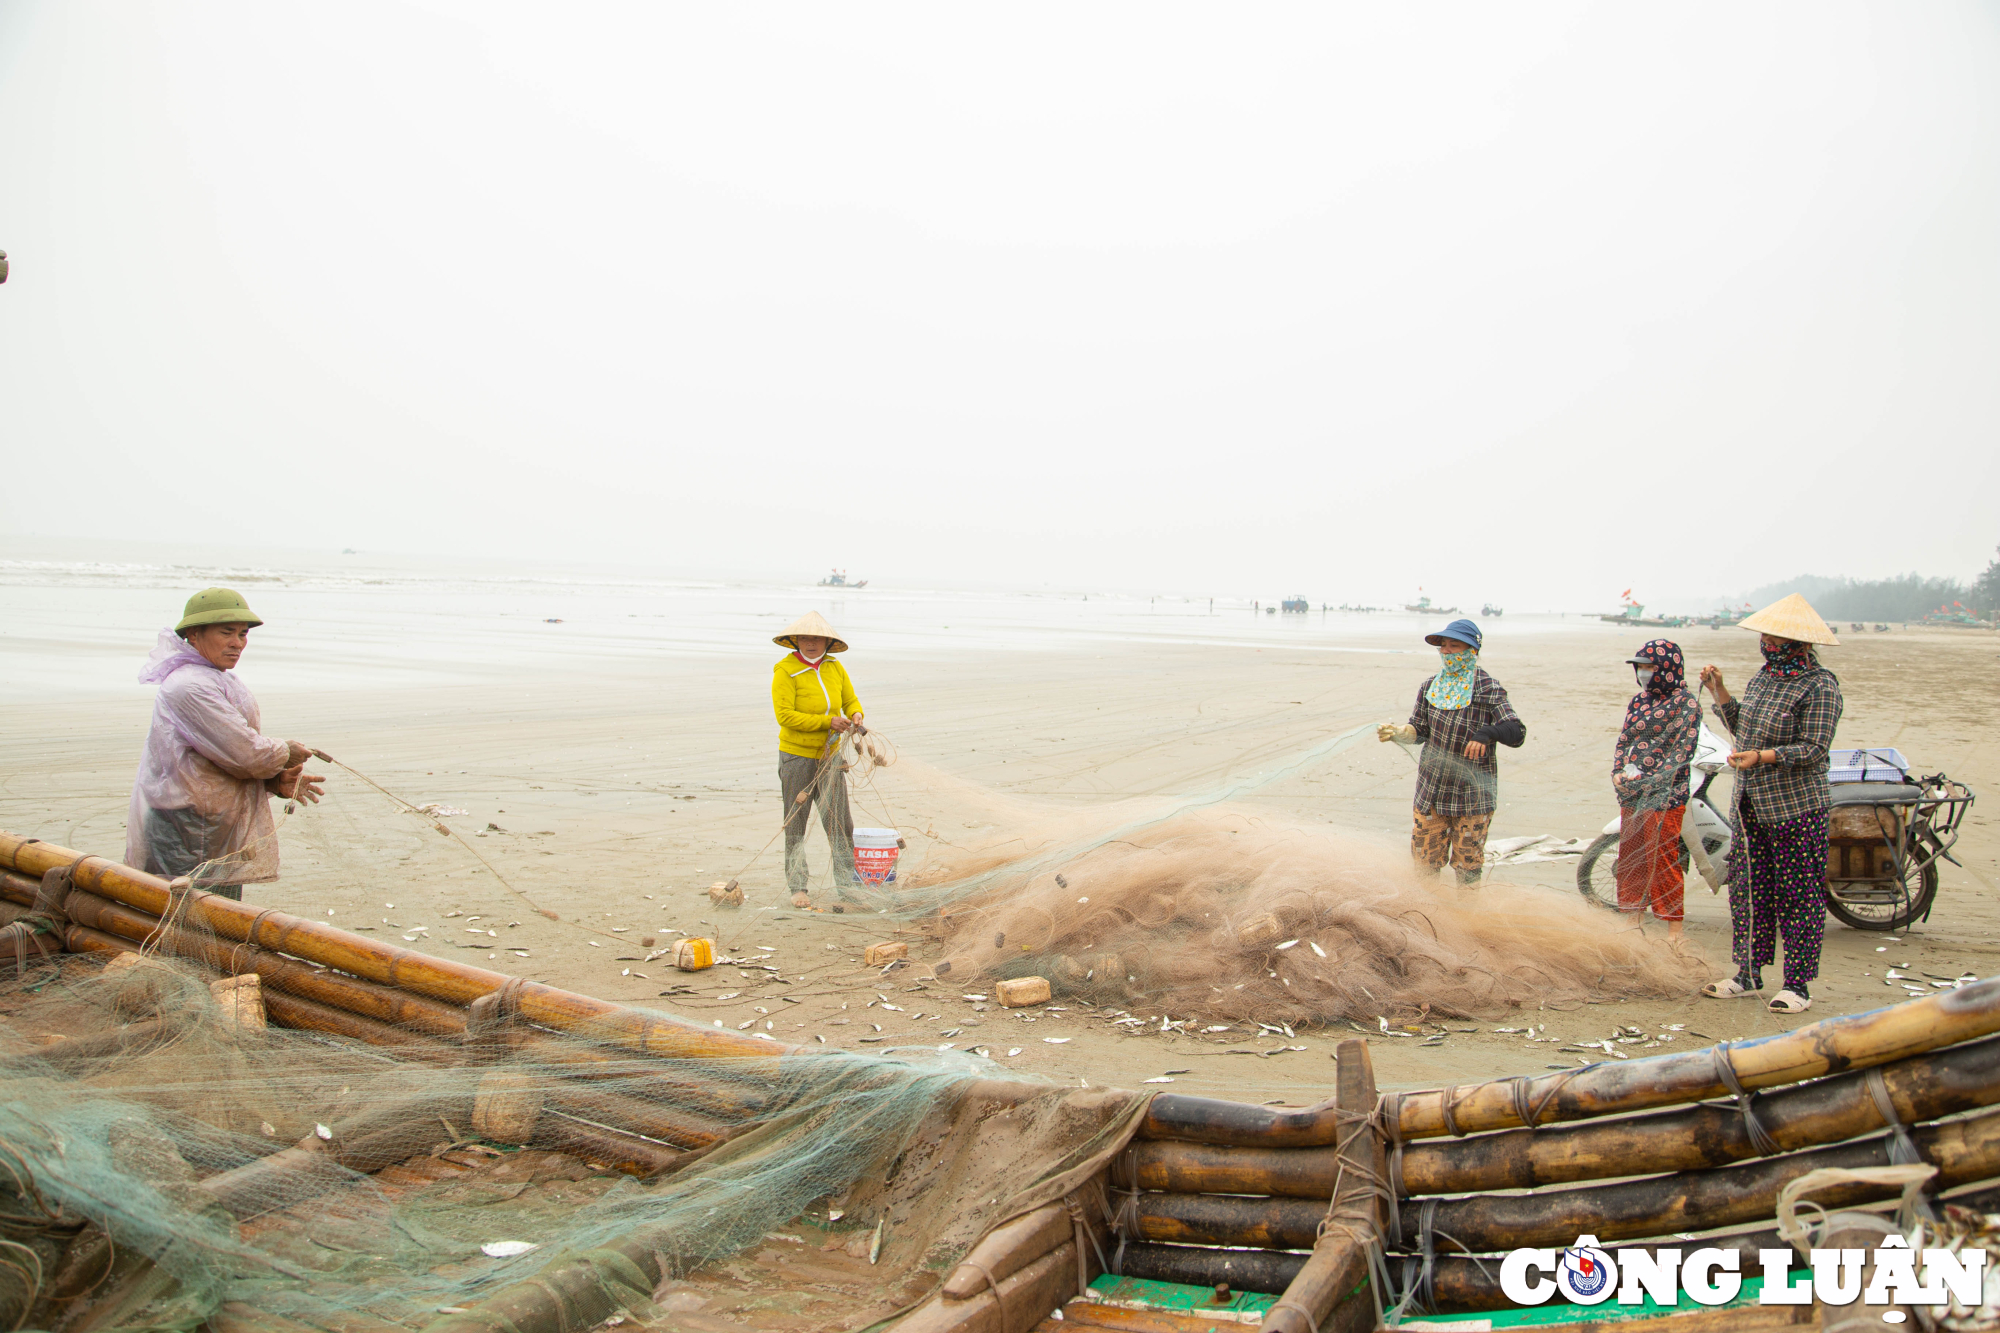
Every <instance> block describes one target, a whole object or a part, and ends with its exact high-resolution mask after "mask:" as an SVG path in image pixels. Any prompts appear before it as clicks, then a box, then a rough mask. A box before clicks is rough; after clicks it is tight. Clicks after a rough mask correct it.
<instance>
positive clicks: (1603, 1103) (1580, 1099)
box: [1387, 978, 2000, 1139]
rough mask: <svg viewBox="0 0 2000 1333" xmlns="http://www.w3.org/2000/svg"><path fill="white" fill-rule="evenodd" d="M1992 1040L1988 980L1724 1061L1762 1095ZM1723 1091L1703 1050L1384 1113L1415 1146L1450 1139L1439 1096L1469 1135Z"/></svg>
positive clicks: (1500, 1084) (1999, 989)
mask: <svg viewBox="0 0 2000 1333" xmlns="http://www.w3.org/2000/svg"><path fill="white" fill-rule="evenodd" d="M1995 1032H2000V978H1989V979H1988V980H1985V981H1978V982H1974V983H1972V984H1971V985H1968V986H1965V987H1963V988H1961V989H1959V990H1952V991H1944V992H1941V993H1939V994H1936V995H1929V996H1925V997H1924V998H1923V999H1919V1000H1911V1001H1909V1002H1907V1003H1904V1004H1898V1005H1894V1006H1891V1007H1890V1008H1887V1009H1876V1010H1872V1011H1870V1012H1868V1013H1863V1014H1845V1015H1841V1016H1839V1017H1835V1018H1825V1019H1821V1020H1820V1021H1819V1022H1817V1023H1811V1024H1808V1025H1806V1026H1805V1027H1801V1028H1794V1029H1792V1030H1791V1031H1790V1032H1783V1033H1779V1034H1777V1035H1774V1036H1769V1037H1756V1038H1751V1039H1749V1040H1746V1041H1742V1042H1739V1043H1733V1044H1731V1045H1730V1047H1729V1050H1728V1058H1729V1061H1730V1063H1731V1064H1732V1065H1733V1066H1734V1068H1735V1070H1736V1076H1737V1078H1738V1080H1739V1081H1740V1082H1741V1083H1742V1085H1743V1086H1744V1087H1745V1088H1748V1089H1756V1088H1770V1087H1777V1086H1778V1085H1780V1084H1785V1083H1798V1082H1801V1081H1803V1080H1805V1079H1809V1078H1818V1077H1820V1076H1821V1075H1823V1074H1831V1073H1836V1072H1843V1071H1846V1070H1851V1069H1866V1068H1869V1067H1871V1066H1873V1065H1881V1064H1888V1063H1889V1062H1890V1061H1893V1060H1901V1059H1904V1058H1906V1057H1908V1056H1912V1055H1918V1054H1921V1053H1922V1052H1924V1051H1932V1050H1936V1049H1938V1048H1939V1047H1941V1046H1951V1045H1955V1044H1957V1043H1958V1042H1962V1041H1970V1040H1971V1039H1972V1038H1974V1037H1984V1036H1988V1035H1990V1034H1992V1033H1995ZM1730 1092H1731V1089H1730V1088H1729V1087H1728V1086H1727V1084H1726V1083H1725V1082H1724V1081H1723V1079H1722V1078H1721V1077H1720V1076H1719V1075H1718V1073H1717V1066H1716V1051H1715V1049H1714V1048H1703V1049H1700V1050H1694V1051H1683V1052H1677V1053H1675V1054H1673V1055H1655V1056H1647V1057H1643V1058H1637V1059H1631V1060H1620V1061H1617V1062H1615V1063H1608V1064H1594V1065H1588V1066H1586V1067H1584V1068H1582V1069H1577V1070H1569V1071H1564V1072H1562V1073H1557V1074H1541V1075H1534V1076H1529V1075H1523V1076H1521V1077H1520V1078H1511V1079H1498V1080H1495V1081H1493V1082H1491V1083H1480V1084H1475V1085H1474V1086H1472V1087H1468V1088H1448V1089H1444V1090H1441V1091H1430V1092H1411V1093H1396V1094H1392V1098H1391V1104H1390V1106H1389V1108H1387V1109H1388V1111H1389V1113H1390V1114H1393V1115H1394V1116H1395V1119H1396V1124H1397V1125H1398V1127H1399V1131H1398V1137H1399V1138H1402V1139H1422V1138H1435V1137H1437V1136H1439V1135H1442V1134H1447V1133H1451V1132H1452V1131H1451V1127H1450V1125H1448V1124H1447V1123H1446V1118H1445V1106H1446V1097H1447V1094H1449V1096H1450V1106H1451V1123H1452V1124H1455V1125H1456V1126H1457V1130H1458V1132H1459V1133H1461V1134H1471V1133H1477V1132H1480V1131H1483V1130H1490V1129H1512V1128H1515V1127H1516V1126H1519V1125H1522V1124H1524V1123H1526V1122H1525V1121H1523V1120H1522V1118H1521V1115H1520V1112H1519V1110H1518V1109H1517V1108H1518V1107H1520V1106H1522V1105H1525V1106H1526V1107H1527V1108H1528V1109H1529V1111H1530V1113H1531V1114H1532V1115H1533V1117H1534V1119H1535V1122H1536V1123H1537V1124H1544V1125H1547V1124H1553V1123H1556V1122H1558V1121H1564V1120H1585V1119H1589V1118H1591V1117H1593V1116H1601V1115H1612V1114H1615V1113H1618V1112H1624V1111H1644V1110H1650V1109H1652V1108H1653V1107H1657V1106H1673V1105H1677V1104H1679V1103H1682V1102H1693V1101H1700V1100H1702V1099H1703V1098H1707V1097H1721V1096H1725V1095H1728V1094H1729V1093H1730ZM1517 1093H1518V1094H1519V1096H1518V1097H1517Z"/></svg>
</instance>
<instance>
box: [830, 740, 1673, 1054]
mask: <svg viewBox="0 0 2000 1333" xmlns="http://www.w3.org/2000/svg"><path fill="white" fill-rule="evenodd" d="M891 775H894V781H893V783H892V782H891ZM876 778H877V786H878V787H879V788H880V789H881V790H882V792H883V793H884V795H883V799H884V801H885V802H887V803H888V804H890V805H891V806H894V805H901V806H903V807H905V808H911V809H929V810H946V811H949V812H950V814H949V817H947V818H937V817H932V818H930V819H928V820H927V821H924V823H923V825H922V827H921V829H920V830H918V831H916V832H914V833H913V835H912V837H911V838H910V842H911V844H912V849H913V851H912V853H910V854H907V855H908V864H909V867H910V868H909V870H908V871H907V872H905V873H904V874H903V875H901V876H900V877H899V879H898V881H897V883H896V884H894V885H891V886H886V887H885V888H884V889H883V890H856V891H853V892H851V893H850V894H849V897H850V898H851V899H852V900H853V907H852V908H851V910H861V911H876V912H882V913H885V914H888V915H891V916H894V917H897V918H899V919H901V920H903V921H905V922H907V923H909V925H910V926H911V927H914V928H916V929H919V930H921V931H922V932H923V933H925V934H926V935H927V936H929V937H930V939H931V940H932V941H933V942H934V944H935V950H934V961H933V966H934V967H935V969H936V971H937V973H938V974H939V975H940V976H943V977H947V978H950V979H951V980H953V982H954V983H955V984H957V983H965V984H971V983H972V982H975V981H977V980H979V979H980V978H991V979H1004V978H1012V977H1021V976H1029V975H1033V976H1041V977H1045V978H1046V979H1047V980H1048V981H1049V983H1050V985H1051V987H1052V988H1053V989H1054V990H1055V991H1056V992H1057V993H1059V994H1063V995H1069V996H1074V997H1077V998H1081V999H1085V1000H1088V1001H1091V1002H1094V1003H1098V1004H1137V1003H1143V1004H1146V1005H1148V1006H1151V1007H1152V1009H1153V1010H1154V1011H1155V1012H1158V1011H1166V1012H1170V1013H1173V1014H1178V1015H1182V1016H1187V1017H1192V1018H1208V1017H1213V1018H1216V1019H1220V1020H1230V1021H1262V1022H1267V1023H1286V1024H1291V1025H1297V1024H1301V1023H1325V1022H1333V1021H1339V1020H1345V1021H1357V1020H1366V1021H1367V1022H1369V1023H1370V1024H1371V1025H1372V1024H1373V1023H1374V1022H1376V1021H1377V1020H1379V1019H1381V1018H1384V1017H1387V1018H1390V1019H1392V1020H1397V1021H1401V1020H1404V1019H1408V1018H1412V1017H1416V1016H1418V1015H1421V1014H1426V1013H1428V1014H1430V1015H1433V1016H1438V1017H1461V1018H1463V1017H1474V1016H1492V1015H1494V1014H1497V1013H1504V1012H1506V1011H1507V1010H1509V1009H1511V1008H1514V1007H1518V1006H1520V1005H1523V1004H1526V1005H1528V1006H1529V1007H1531V1008H1532V1007H1535V1006H1537V1005H1547V1006H1550V1007H1556V1006H1562V1005H1568V1004H1580V1003H1582V1002H1584V1001H1585V1000H1610V999H1667V998H1673V997H1679V996H1686V995H1690V994H1692V993H1693V992H1694V991H1695V990H1696V989H1697V988H1698V987H1699V986H1700V985H1701V984H1702V983H1703V982H1704V981H1706V980H1707V979H1708V977H1709V975H1710V971H1709V969H1708V967H1707V965H1706V964H1705V963H1704V962H1703V960H1702V959H1701V958H1700V957H1699V956H1698V955H1696V954H1695V953H1693V952H1692V951H1691V950H1689V949H1688V948H1687V947H1686V946H1684V945H1682V946H1678V947H1676V946H1672V945H1669V943H1668V942H1667V941H1666V940H1665V938H1664V937H1663V936H1662V935H1659V934H1647V933H1645V932H1644V931H1643V930H1642V929H1641V927H1640V925H1639V924H1638V923H1637V922H1635V921H1633V920H1632V919H1631V918H1616V917H1613V916H1611V915H1610V914H1608V913H1605V912H1603V911H1602V910H1599V909H1596V908H1593V907H1592V906H1591V905H1590V904H1588V903H1586V902H1584V901H1583V900H1582V899H1581V898H1580V897H1579V895H1577V894H1575V893H1573V892H1564V891H1558V890H1553V889H1546V888H1536V887H1523V886H1516V885H1509V884H1507V883H1505V882H1501V881H1499V880H1496V879H1489V880H1488V881H1487V882H1486V883H1484V884H1483V885H1481V886H1480V887H1479V888H1477V889H1474V890H1469V891H1461V890H1459V889H1457V888H1455V887H1450V886H1447V885H1446V884H1445V883H1444V882H1443V881H1441V880H1439V879H1436V878H1420V877H1419V876H1417V875H1416V874H1415V873H1414V872H1413V870H1412V868H1411V865H1410V861H1409V858H1408V855H1407V853H1406V852H1404V851H1403V850H1402V849H1400V848H1391V847H1387V846H1384V845H1382V844H1380V843H1371V842H1369V841H1366V840H1363V839H1361V838H1357V837H1354V836H1351V835H1343V834H1341V833H1338V832H1335V831H1333V830H1331V829H1329V828H1327V827H1326V826H1324V825H1318V826H1313V825H1307V824H1303V823H1300V822H1296V821H1292V820H1287V819H1285V818H1282V817H1276V816H1272V815H1269V814H1266V813H1263V812H1260V811H1257V810H1254V809H1251V808H1248V807H1247V806H1245V805H1243V804H1240V803H1232V798H1233V797H1236V796H1240V795H1241V794H1242V793H1243V792H1244V791H1245V790H1247V789H1248V788H1249V786H1250V785H1251V784H1247V783H1238V784H1230V785H1226V786H1224V787H1221V788H1218V790H1217V791H1216V792H1213V793H1210V794H1208V795H1206V796H1202V797H1198V798H1195V799H1191V800H1190V799H1182V800H1175V801H1156V802H1144V801H1126V802H1120V803H1116V804H1111V805H1100V806H1092V807H1084V808H1064V807H1061V806H1057V805H1054V804H1052V803H1046V802H1034V801H1029V800H1026V799H1016V798H1009V797H1006V796H1003V795H1001V794H998V793H994V792H991V791H987V790H981V789H976V788H972V787H969V786H967V785H965V784H961V783H957V782H955V781H953V780H952V779H950V778H948V777H947V776H945V775H943V774H940V773H938V772H936V771H935V770H933V769H929V768H926V767H925V766H923V765H921V764H916V763H913V762H911V761H908V760H905V761H903V762H902V763H900V764H898V765H897V766H896V767H895V768H892V769H890V770H888V771H887V772H886V773H882V774H878V775H876ZM1266 780H1268V779H1266ZM941 826H942V831H941Z"/></svg>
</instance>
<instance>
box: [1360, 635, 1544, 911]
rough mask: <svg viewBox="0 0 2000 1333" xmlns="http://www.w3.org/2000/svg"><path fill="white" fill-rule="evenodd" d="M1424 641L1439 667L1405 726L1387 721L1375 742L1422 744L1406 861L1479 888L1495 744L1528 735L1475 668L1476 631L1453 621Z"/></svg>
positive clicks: (1495, 771)
mask: <svg viewBox="0 0 2000 1333" xmlns="http://www.w3.org/2000/svg"><path fill="white" fill-rule="evenodd" d="M1424 642H1425V643H1428V644H1430V645H1431V646H1432V647H1433V648H1436V649H1437V650H1438V656H1439V659H1440V662H1441V669H1440V670H1439V671H1438V673H1437V674H1436V675H1434V676H1432V677H1430V678H1429V679H1428V680H1426V681H1424V683H1423V684H1421V685H1419V686H1418V687H1417V702H1416V706H1415V707H1414V708H1413V709H1411V711H1410V720H1409V722H1407V723H1406V724H1404V725H1403V726H1400V727H1399V726H1396V725H1395V724H1394V723H1392V722H1385V723H1383V724H1382V725H1381V726H1379V727H1377V728H1376V729H1375V736H1376V739H1378V740H1383V741H1397V742H1400V743H1401V744H1404V745H1415V744H1418V743H1421V744H1422V745H1423V747H1424V750H1423V754H1422V756H1421V757H1420V758H1419V759H1418V760H1417V798H1416V802H1415V807H1416V808H1415V811H1414V815H1415V822H1414V824H1413V825H1412V827H1411V829H1410V857H1411V859H1412V860H1414V861H1415V862H1416V863H1417V869H1418V870H1419V871H1422V872H1424V873H1426V874H1431V875H1435V874H1436V873H1437V872H1438V871H1439V870H1441V869H1442V868H1443V867H1444V865H1445V863H1446V862H1450V864H1451V866H1452V867H1453V869H1455V870H1456V871H1457V872H1458V882H1459V884H1460V885H1462V886H1471V885H1473V884H1477V883H1478V882H1479V876H1480V874H1481V872H1482V871H1483V870H1484V869H1485V865H1486V832H1487V830H1488V828H1490V827H1491V826H1492V823H1493V810H1494V807H1495V806H1496V805H1498V804H1499V790H1500V765H1499V763H1498V762H1497V761H1496V760H1495V758H1494V746H1495V745H1496V744H1498V745H1510V746H1515V747H1518V746H1519V745H1520V744H1521V742H1522V741H1524V740H1526V739H1527V738H1528V730H1527V728H1526V727H1525V726H1523V725H1522V724H1521V719H1520V718H1518V717H1516V716H1515V715H1514V705H1512V704H1510V703H1508V702H1507V691H1506V690H1504V689H1502V688H1501V686H1500V682H1499V681H1497V680H1495V679H1493V677H1491V676H1489V675H1487V674H1486V672H1485V670H1484V669H1483V668H1482V667H1481V666H1480V665H1479V645H1480V634H1479V626H1477V625H1475V624H1473V623H1472V622H1471V621H1470V620H1454V621H1452V622H1451V623H1450V624H1449V625H1446V626H1445V627H1444V631H1443V632H1442V633H1440V634H1427V635H1425V636H1424Z"/></svg>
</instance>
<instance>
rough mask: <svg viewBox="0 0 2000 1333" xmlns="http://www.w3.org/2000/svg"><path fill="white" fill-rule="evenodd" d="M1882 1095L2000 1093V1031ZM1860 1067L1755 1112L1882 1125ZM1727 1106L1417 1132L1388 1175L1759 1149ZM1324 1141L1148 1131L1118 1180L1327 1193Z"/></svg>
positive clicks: (1702, 1157) (1676, 1167)
mask: <svg viewBox="0 0 2000 1333" xmlns="http://www.w3.org/2000/svg"><path fill="white" fill-rule="evenodd" d="M1880 1073H1881V1078H1882V1081H1883V1084H1884V1086H1885V1088H1886V1089H1887V1091H1888V1094H1889V1102H1890V1105H1891V1106H1892V1107H1893V1108H1894V1110H1895V1111H1896V1113H1897V1115H1898V1116H1899V1117H1900V1119H1901V1120H1902V1121H1903V1123H1905V1124H1916V1123H1919V1122H1921V1121H1925V1120H1936V1119H1938V1118H1939V1117H1941V1116H1947V1115H1955V1114H1958V1113H1959V1112H1963V1111H1972V1110H1977V1109H1978V1108H1980V1107H1982V1106H1991V1105H1993V1104H1995V1103H2000V1037H1988V1038H1984V1039H1982V1040H1980V1041H1975V1042H1970V1043H1967V1044H1966V1045H1963V1046H1954V1047H1951V1048H1949V1049H1946V1050H1942V1051H1932V1052H1928V1053H1926V1054H1923V1055H1915V1056H1911V1057H1909V1058H1908V1059H1905V1060H1898V1061H1896V1062H1894V1063H1893V1064H1887V1065H1883V1066H1880ZM1868 1077H1869V1075H1868V1073H1867V1072H1866V1071H1859V1072H1854V1073H1848V1074H1839V1075H1835V1076H1834V1077H1831V1078H1826V1079H1821V1080H1818V1081H1816V1082H1813V1083H1807V1084H1801V1085H1799V1086H1796V1087H1789V1088H1781V1089H1778V1090H1776V1091H1774V1092H1769V1093H1764V1094H1761V1095H1760V1096H1759V1097H1758V1099H1757V1104H1756V1110H1757V1117H1758V1119H1759V1121H1760V1122H1761V1123H1762V1124H1763V1125H1764V1127H1765V1129H1766V1130H1767V1131H1768V1132H1769V1133H1770V1134H1771V1136H1772V1138H1773V1139H1775V1140H1776V1142H1777V1143H1778V1146H1779V1147H1780V1148H1781V1149H1783V1150H1784V1151H1787V1152H1789V1151H1792V1150H1794V1149H1799V1148H1809V1147H1813V1146H1816V1145H1820V1144H1828V1143H1838V1142H1840V1141H1841V1140H1843V1139H1851V1138H1856V1137H1858V1136H1860V1135H1863V1134H1872V1133H1875V1132H1877V1131H1879V1130H1882V1129H1885V1128H1887V1123H1886V1122H1885V1121H1884V1120H1883V1119H1882V1113H1881V1111H1880V1110H1879V1109H1878V1108H1877V1107H1876V1105H1875V1099H1874V1097H1872V1096H1871V1095H1870V1094H1869V1092H1868V1089H1867V1086H1866V1080H1867V1078H1868ZM1757 1155H1758V1154H1757V1150H1756V1147H1755V1146H1754V1145H1753V1144H1752V1143H1751V1140H1750V1132H1749V1129H1748V1128H1747V1127H1746V1126H1745V1125H1744V1123H1743V1117H1742V1116H1741V1115H1740V1114H1739V1113H1738V1112H1737V1111H1736V1110H1735V1109H1734V1108H1733V1107H1723V1106H1693V1107H1685V1108H1682V1109H1679V1110H1672V1111H1659V1112H1653V1113H1650V1114H1646V1115H1636V1116H1627V1117H1622V1118H1617V1119H1605V1120H1589V1121H1583V1122H1581V1123H1578V1124H1570V1125H1558V1126H1551V1127H1550V1128H1547V1129H1535V1130H1529V1129H1508V1130H1499V1131H1496V1132H1494V1133H1491V1134H1478V1135H1473V1136H1471V1137H1468V1138H1463V1139H1420V1140H1418V1141H1417V1142H1415V1143H1411V1144H1407V1145H1405V1146H1404V1147H1403V1149H1402V1156H1401V1161H1400V1163H1399V1164H1398V1165H1397V1169H1396V1170H1395V1171H1394V1172H1392V1174H1394V1175H1397V1176H1399V1178H1400V1179H1401V1181H1402V1193H1403V1194H1405V1195H1424V1194H1469V1193H1474V1192H1478V1191H1484V1190H1508V1189H1534V1188H1537V1187H1539V1186H1542V1185H1553V1184H1561V1183H1565V1182H1569V1181H1577V1180H1595V1179H1604V1178H1607V1177H1614V1176H1638V1175H1651V1174H1654V1173H1658V1172H1668V1171H1692V1170H1700V1169H1703V1168H1706V1167H1717V1166H1725V1165H1727V1164H1729V1163H1731V1162H1740V1161H1746V1160H1748V1159H1750V1158H1752V1157H1755V1156H1757ZM1337 1170H1338V1154H1337V1153H1336V1152H1335V1150H1334V1149H1332V1148H1227V1147H1217V1146H1214V1145H1208V1144H1194V1143H1183V1142H1171V1141H1161V1140H1153V1141H1148V1142H1143V1143H1135V1144H1133V1145H1132V1148H1131V1150H1130V1151H1129V1152H1127V1153H1125V1154H1122V1155H1120V1157H1119V1158H1118V1159H1117V1161H1115V1162H1114V1163H1113V1165H1112V1181H1113V1183H1114V1184H1117V1185H1119V1186H1121V1187H1123V1188H1127V1189H1132V1188H1137V1189H1142V1190H1166V1191H1169V1192H1174V1193H1183V1194H1273V1195H1279V1196H1282V1197H1286V1198H1299V1199H1323V1198H1326V1197H1327V1196H1328V1195H1329V1194H1331V1193H1332V1191H1333V1182H1334V1179H1335V1175H1336V1172H1337Z"/></svg>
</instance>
